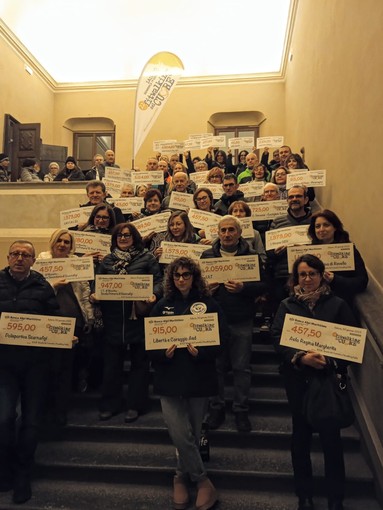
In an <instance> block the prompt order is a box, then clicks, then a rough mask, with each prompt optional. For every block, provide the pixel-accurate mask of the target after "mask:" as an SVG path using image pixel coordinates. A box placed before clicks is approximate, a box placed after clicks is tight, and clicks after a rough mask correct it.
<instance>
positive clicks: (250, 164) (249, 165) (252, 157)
mask: <svg viewBox="0 0 383 510" xmlns="http://www.w3.org/2000/svg"><path fill="white" fill-rule="evenodd" d="M258 163H259V160H258V156H257V155H256V154H254V152H249V154H248V155H247V156H246V168H245V170H244V171H243V172H241V173H240V174H239V175H238V177H237V180H238V184H244V183H245V182H250V181H251V180H252V178H253V170H254V168H255V167H256V166H257V165H258Z"/></svg>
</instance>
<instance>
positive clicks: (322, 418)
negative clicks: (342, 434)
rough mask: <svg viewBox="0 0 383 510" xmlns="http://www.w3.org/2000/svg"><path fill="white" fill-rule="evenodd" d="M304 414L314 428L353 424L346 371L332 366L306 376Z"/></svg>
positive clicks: (340, 426) (319, 429)
mask: <svg viewBox="0 0 383 510" xmlns="http://www.w3.org/2000/svg"><path fill="white" fill-rule="evenodd" d="M303 414H304V416H305V418H306V420H307V422H308V423H309V424H310V425H311V426H312V427H313V429H315V430H318V431H321V430H329V429H343V428H345V427H349V426H350V425H352V424H353V423H354V420H355V413H354V408H353V406H352V402H351V399H350V395H349V392H348V387H347V374H345V375H341V374H338V373H337V372H336V371H335V370H334V368H333V367H332V366H327V368H325V369H324V370H316V371H315V374H312V376H310V377H309V378H308V387H307V391H306V393H305V396H304V399H303Z"/></svg>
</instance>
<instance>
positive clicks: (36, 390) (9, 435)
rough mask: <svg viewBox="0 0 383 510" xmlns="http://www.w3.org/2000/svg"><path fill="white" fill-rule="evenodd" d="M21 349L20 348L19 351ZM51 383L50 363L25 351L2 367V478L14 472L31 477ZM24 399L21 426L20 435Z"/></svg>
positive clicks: (0, 438) (0, 417) (0, 460)
mask: <svg viewBox="0 0 383 510" xmlns="http://www.w3.org/2000/svg"><path fill="white" fill-rule="evenodd" d="M16 349H17V348H16ZM48 381H49V362H47V358H43V359H42V360H41V361H39V360H38V359H36V357H35V356H33V355H32V356H31V357H29V356H28V353H27V352H26V351H24V353H21V356H20V357H17V355H16V356H15V357H14V359H13V361H12V362H8V363H1V364H0V478H7V477H9V476H10V472H11V471H15V472H16V473H25V474H29V472H30V469H31V466H32V463H33V458H34V453H35V450H36V447H37V442H38V433H39V428H40V425H41V420H42V417H43V413H44V409H45V402H46V394H47V388H48ZM19 397H20V404H21V426H20V429H19V433H18V434H16V407H17V402H18V399H19Z"/></svg>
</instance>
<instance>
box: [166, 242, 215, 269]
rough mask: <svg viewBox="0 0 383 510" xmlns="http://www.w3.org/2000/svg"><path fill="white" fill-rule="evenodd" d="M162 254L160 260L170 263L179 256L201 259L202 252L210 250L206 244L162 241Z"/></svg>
mask: <svg viewBox="0 0 383 510" xmlns="http://www.w3.org/2000/svg"><path fill="white" fill-rule="evenodd" d="M161 248H162V255H161V257H160V258H159V262H161V263H162V264H169V263H170V262H172V261H173V260H175V259H178V257H190V258H191V259H193V260H199V258H200V256H201V254H202V253H203V252H204V251H206V250H208V249H209V247H208V246H206V245H205V244H191V243H172V242H171V241H162V243H161Z"/></svg>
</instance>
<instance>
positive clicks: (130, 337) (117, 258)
mask: <svg viewBox="0 0 383 510" xmlns="http://www.w3.org/2000/svg"><path fill="white" fill-rule="evenodd" d="M97 274H108V275H137V274H139V275H153V295H152V296H151V297H150V298H149V299H148V300H147V303H155V302H156V301H157V300H158V299H159V298H160V297H161V296H162V274H161V270H160V267H159V265H158V262H157V261H156V259H155V258H154V256H153V255H152V254H151V253H149V252H148V251H147V250H146V249H145V248H144V245H143V241H142V237H141V235H140V234H139V232H138V230H137V229H136V227H135V226H134V225H133V224H132V223H119V224H118V225H116V227H115V228H114V230H113V233H112V243H111V253H110V255H107V256H106V257H105V258H104V260H103V261H102V263H101V264H100V266H99V268H98V270H97ZM96 280H97V275H96ZM91 300H92V301H93V302H94V301H97V299H96V296H95V294H92V295H91ZM100 303H101V310H102V317H103V321H104V331H105V347H104V372H103V382H102V395H101V402H100V414H99V418H100V420H109V419H110V418H111V417H112V416H114V415H115V414H117V413H119V412H120V411H121V408H122V403H123V395H122V392H123V368H124V358H125V352H126V350H127V349H128V346H129V351H130V362H131V369H130V374H129V389H128V395H127V409H128V412H127V414H126V416H125V422H132V421H134V420H136V419H137V418H138V415H139V413H142V412H144V411H145V410H146V406H147V400H148V385H149V360H148V357H147V354H146V351H145V343H144V319H143V316H140V314H139V309H138V304H141V303H142V302H141V301H140V302H139V301H137V302H136V301H123V300H110V301H109V300H101V301H100Z"/></svg>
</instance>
